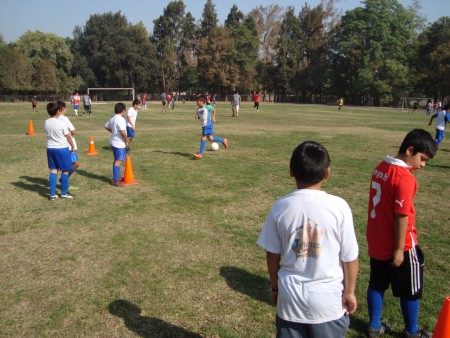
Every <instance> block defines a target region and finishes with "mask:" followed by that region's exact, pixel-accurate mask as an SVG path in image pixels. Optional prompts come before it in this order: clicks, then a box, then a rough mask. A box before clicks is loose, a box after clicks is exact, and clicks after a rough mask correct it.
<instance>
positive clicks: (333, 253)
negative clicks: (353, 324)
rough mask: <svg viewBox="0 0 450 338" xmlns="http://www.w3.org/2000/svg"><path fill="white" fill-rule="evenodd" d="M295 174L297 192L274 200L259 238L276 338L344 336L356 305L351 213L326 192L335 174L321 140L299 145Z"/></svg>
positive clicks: (294, 159)
mask: <svg viewBox="0 0 450 338" xmlns="http://www.w3.org/2000/svg"><path fill="white" fill-rule="evenodd" d="M290 175H291V177H294V178H295V182H296V185H297V190H295V191H293V192H291V193H290V194H288V195H286V196H284V197H282V198H280V199H279V200H278V201H277V202H275V204H274V205H273V206H272V209H271V210H270V212H269V215H268V216H267V219H266V222H265V224H264V227H263V229H262V231H261V234H260V235H259V238H258V241H257V243H258V245H260V246H261V247H263V248H264V249H265V250H266V253H267V266H268V270H269V277H270V282H271V287H272V301H273V303H274V304H276V306H277V310H276V312H277V317H276V327H277V337H317V338H322V337H345V333H346V331H347V328H348V326H349V323H350V319H349V317H348V314H352V313H354V312H355V311H356V307H357V302H356V297H355V284H356V278H357V274H358V243H357V241H356V236H355V231H354V227H353V217H352V212H351V210H350V207H349V206H348V204H347V202H345V201H344V200H343V199H342V198H340V197H337V196H333V195H329V194H327V193H326V192H325V191H322V190H321V186H322V182H323V181H324V180H326V179H328V177H329V175H330V158H329V155H328V152H327V150H326V149H325V148H324V147H323V146H322V145H321V144H319V143H317V142H313V141H307V142H303V143H302V144H300V145H299V146H297V148H296V149H295V150H294V152H293V154H292V157H291V160H290Z"/></svg>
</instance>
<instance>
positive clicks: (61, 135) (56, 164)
mask: <svg viewBox="0 0 450 338" xmlns="http://www.w3.org/2000/svg"><path fill="white" fill-rule="evenodd" d="M47 112H48V114H49V115H50V118H49V119H47V120H45V123H44V129H45V133H46V134H47V161H48V168H49V169H50V175H49V177H48V181H49V184H50V195H49V199H50V201H54V200H55V199H57V198H58V195H56V184H57V179H58V171H61V178H60V182H61V198H73V197H74V196H73V195H71V194H69V193H68V192H67V189H68V188H69V170H70V169H72V160H71V157H70V152H71V151H73V149H74V144H73V141H72V138H71V135H70V132H69V129H67V126H66V124H65V123H64V122H63V121H61V120H59V119H58V117H59V114H58V104H57V103H56V102H50V103H48V104H47Z"/></svg>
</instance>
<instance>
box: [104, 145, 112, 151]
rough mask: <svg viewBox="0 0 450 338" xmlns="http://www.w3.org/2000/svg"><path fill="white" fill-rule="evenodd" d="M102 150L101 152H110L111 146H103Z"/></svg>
mask: <svg viewBox="0 0 450 338" xmlns="http://www.w3.org/2000/svg"><path fill="white" fill-rule="evenodd" d="M102 149H103V150H110V151H111V150H112V149H111V146H103V147H102Z"/></svg>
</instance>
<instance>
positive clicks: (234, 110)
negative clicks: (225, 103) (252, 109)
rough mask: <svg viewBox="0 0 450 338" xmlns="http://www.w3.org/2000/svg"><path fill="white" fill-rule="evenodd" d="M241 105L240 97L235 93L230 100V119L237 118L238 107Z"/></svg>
mask: <svg viewBox="0 0 450 338" xmlns="http://www.w3.org/2000/svg"><path fill="white" fill-rule="evenodd" d="M240 105H241V95H239V93H238V92H237V91H235V92H234V94H233V97H232V98H231V112H232V115H231V117H238V116H239V107H240Z"/></svg>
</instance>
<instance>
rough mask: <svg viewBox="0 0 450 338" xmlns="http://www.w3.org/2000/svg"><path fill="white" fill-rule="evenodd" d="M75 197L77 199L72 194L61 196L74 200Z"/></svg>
mask: <svg viewBox="0 0 450 338" xmlns="http://www.w3.org/2000/svg"><path fill="white" fill-rule="evenodd" d="M74 197H75V195H72V194H69V193H67V194H65V195H61V198H68V199H72V198H74Z"/></svg>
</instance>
